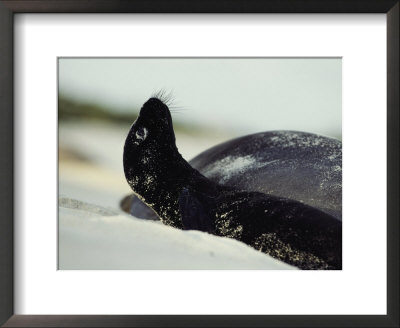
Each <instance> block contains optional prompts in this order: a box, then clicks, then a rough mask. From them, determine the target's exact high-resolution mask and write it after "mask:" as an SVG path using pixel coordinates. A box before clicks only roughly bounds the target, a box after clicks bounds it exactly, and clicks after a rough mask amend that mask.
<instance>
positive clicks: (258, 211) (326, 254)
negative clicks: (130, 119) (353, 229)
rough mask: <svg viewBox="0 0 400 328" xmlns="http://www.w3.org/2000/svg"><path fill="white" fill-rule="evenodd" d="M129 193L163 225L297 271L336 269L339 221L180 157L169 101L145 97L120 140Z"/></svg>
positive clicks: (338, 265) (338, 263)
mask: <svg viewBox="0 0 400 328" xmlns="http://www.w3.org/2000/svg"><path fill="white" fill-rule="evenodd" d="M123 164H124V172H125V177H126V179H127V182H128V184H129V185H130V187H131V188H132V190H133V191H134V192H135V193H136V194H137V195H138V196H139V198H140V199H141V200H142V201H143V202H145V203H146V204H147V205H148V206H150V207H151V208H152V209H153V210H154V211H155V212H156V213H157V215H158V216H159V217H160V219H161V221H162V222H163V223H164V224H167V225H170V226H173V227H176V228H180V229H197V230H201V231H206V232H209V233H212V234H215V235H218V236H225V237H230V238H234V239H237V240H240V241H242V242H244V243H246V244H248V245H250V246H252V247H254V248H256V249H258V250H261V251H263V252H265V253H267V254H269V255H271V256H273V257H275V258H278V259H280V260H282V261H284V262H287V263H289V264H292V265H295V266H297V267H299V268H301V269H341V265H342V264H341V263H342V243H341V241H342V224H341V222H340V221H339V220H338V219H336V218H335V217H333V216H332V215H330V214H328V213H326V212H324V211H321V210H319V209H317V208H314V207H312V206H309V205H307V204H303V203H301V202H299V201H296V200H293V199H289V198H283V197H277V196H273V195H268V194H265V193H261V192H257V191H246V190H241V189H238V188H235V187H230V186H224V185H221V184H219V183H216V182H214V181H211V180H210V179H208V178H207V177H205V176H204V175H203V174H201V173H200V172H199V171H197V170H196V169H194V168H193V167H192V166H191V165H190V164H189V163H188V162H186V161H185V160H184V159H183V157H182V156H181V155H180V154H179V152H178V149H177V147H176V144H175V134H174V131H173V125H172V118H171V114H170V111H169V109H168V106H167V105H165V104H164V103H163V102H162V101H161V100H159V99H157V98H150V99H149V100H148V101H147V102H146V103H145V104H144V105H143V107H142V108H141V111H140V115H139V117H138V118H137V120H136V121H135V122H134V124H133V125H132V127H131V129H130V131H129V133H128V136H127V138H126V141H125V146H124V155H123Z"/></svg>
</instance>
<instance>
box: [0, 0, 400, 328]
mask: <svg viewBox="0 0 400 328" xmlns="http://www.w3.org/2000/svg"><path fill="white" fill-rule="evenodd" d="M399 8H400V5H399V0H169V1H165V0H91V1H82V0H81V1H79V0H59V1H54V0H27V1H20V0H0V147H1V150H2V155H1V156H0V213H1V215H0V324H2V325H3V326H4V327H111V326H112V327H166V326H168V327H169V326H173V327H198V326H206V327H222V326H224V327H226V326H229V327H242V326H246V327H399V280H398V277H399V204H398V199H399V92H398V91H399V28H400V26H399ZM17 13H385V14H386V16H387V242H388V245H387V315H365V316H359V315H326V316H324V315H289V316H284V315H265V316H264V315H256V316H242V315H240V316H224V315H213V316H209V315H195V316H188V315H150V316H148V315H93V316H91V315H15V314H14V307H13V303H14V296H13V289H14V288H13V284H14V278H13V277H14V270H13V246H14V245H13V242H14V241H13V219H14V217H13V215H14V206H18V203H17V202H14V195H13V190H14V188H13V184H14V169H13V167H14V161H13V155H14V143H13V140H14V138H13V133H14V128H13V124H14V112H13V20H14V14H17Z"/></svg>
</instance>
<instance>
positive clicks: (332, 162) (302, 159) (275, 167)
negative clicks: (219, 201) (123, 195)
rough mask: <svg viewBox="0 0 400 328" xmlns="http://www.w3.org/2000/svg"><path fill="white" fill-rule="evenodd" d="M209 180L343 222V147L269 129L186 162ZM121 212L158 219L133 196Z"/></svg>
mask: <svg viewBox="0 0 400 328" xmlns="http://www.w3.org/2000/svg"><path fill="white" fill-rule="evenodd" d="M189 164H190V165H191V166H192V167H193V168H195V169H197V170H198V171H199V172H200V173H202V174H203V175H204V176H205V177H207V178H208V179H210V180H211V181H214V182H217V183H219V184H221V185H226V186H232V187H234V188H237V189H242V190H249V191H259V192H262V193H266V194H269V195H274V196H278V197H285V198H290V199H293V200H297V201H299V202H301V203H304V204H307V205H310V206H312V207H314V208H317V209H320V210H321V211H323V212H325V213H327V214H330V215H332V216H334V217H335V218H337V219H338V220H341V219H342V144H341V142H340V141H339V140H336V139H333V138H328V137H324V136H320V135H315V134H312V133H306V132H298V131H268V132H262V133H256V134H252V135H248V136H244V137H240V138H236V139H233V140H230V141H227V142H224V143H221V144H219V145H216V146H214V147H212V148H210V149H208V150H206V151H204V152H202V153H200V154H199V155H197V156H196V157H195V158H193V159H192V160H190V161H189ZM125 203H126V204H125V206H124V208H125V211H126V212H129V213H131V214H132V215H134V216H136V217H139V218H144V219H153V220H156V219H158V217H157V215H156V214H155V213H154V212H153V211H152V210H151V209H149V208H148V207H147V206H146V205H145V204H143V203H142V202H141V201H140V200H139V199H137V198H135V197H129V198H127V199H126V200H125Z"/></svg>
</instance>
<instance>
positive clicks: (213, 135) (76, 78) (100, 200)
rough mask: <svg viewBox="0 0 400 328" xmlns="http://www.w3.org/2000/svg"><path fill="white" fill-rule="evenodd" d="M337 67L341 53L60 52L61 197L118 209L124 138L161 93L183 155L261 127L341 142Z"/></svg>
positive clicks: (122, 190)
mask: <svg viewBox="0 0 400 328" xmlns="http://www.w3.org/2000/svg"><path fill="white" fill-rule="evenodd" d="M341 72H342V68H341V59H339V58H325V59H322V58H321V59H314V58H309V59H307V58H303V59H298V58H297V59H296V58H285V59H283V58H241V59H237V58H169V59H167V58H151V59H150V58H60V59H59V62H58V87H59V90H58V91H59V101H58V118H59V136H58V138H59V139H58V141H59V194H60V196H66V197H69V198H74V199H79V200H81V201H85V202H89V203H94V204H98V205H101V206H104V207H112V208H118V204H119V201H120V199H121V198H122V197H123V196H124V195H126V194H127V193H130V189H129V187H128V185H127V183H126V182H125V178H124V173H123V169H122V151H123V144H124V141H125V137H126V135H127V133H128V130H129V127H130V125H131V124H132V122H133V121H134V120H135V119H136V117H137V115H138V112H139V110H140V108H141V106H142V104H143V103H144V102H145V101H146V100H147V99H148V98H149V97H151V96H152V95H153V94H154V93H156V92H158V91H160V90H164V91H165V92H166V93H169V94H171V98H172V99H171V103H172V106H171V108H172V110H173V111H172V118H173V123H174V129H175V132H176V139H177V146H178V149H179V151H180V152H181V154H182V155H183V157H184V158H186V159H187V160H190V159H191V158H193V157H194V156H196V155H197V154H198V153H200V152H201V151H203V150H205V149H207V148H210V147H212V146H213V145H216V144H218V143H220V142H223V141H226V140H229V139H231V138H234V137H238V136H243V135H246V134H252V133H256V132H261V131H267V130H298V131H306V132H313V133H318V134H322V135H325V136H330V137H335V138H338V139H341V129H342V127H341V119H342V116H341V99H342V97H341V90H342V82H341V81H342V76H341Z"/></svg>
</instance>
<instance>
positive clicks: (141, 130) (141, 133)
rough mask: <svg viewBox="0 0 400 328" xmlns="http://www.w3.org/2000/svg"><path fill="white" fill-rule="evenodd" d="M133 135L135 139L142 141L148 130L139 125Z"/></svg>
mask: <svg viewBox="0 0 400 328" xmlns="http://www.w3.org/2000/svg"><path fill="white" fill-rule="evenodd" d="M135 135H136V138H137V139H139V140H141V141H143V140H144V139H146V137H147V135H148V131H147V129H146V128H143V127H140V128H139V129H137V131H136V133H135Z"/></svg>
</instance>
